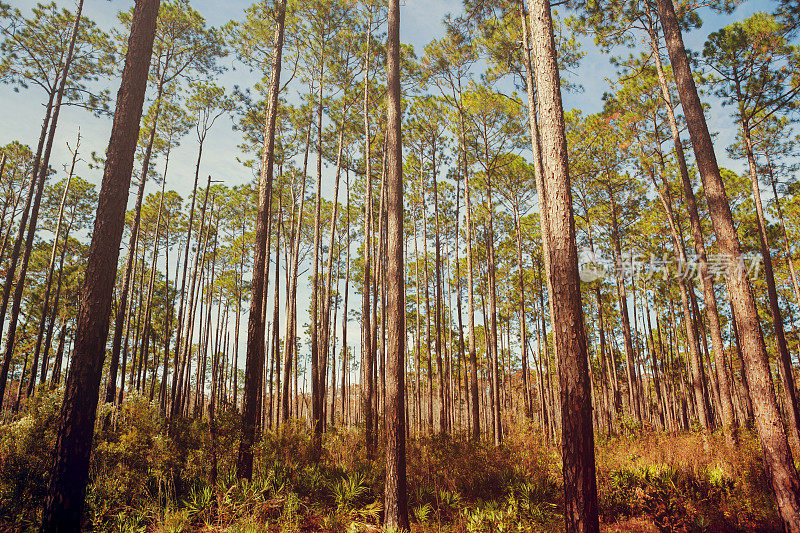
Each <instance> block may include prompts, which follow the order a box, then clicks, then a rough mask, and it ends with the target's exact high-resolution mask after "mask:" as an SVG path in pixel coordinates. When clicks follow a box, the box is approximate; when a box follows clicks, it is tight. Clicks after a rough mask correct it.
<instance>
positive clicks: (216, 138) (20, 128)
mask: <svg viewBox="0 0 800 533" xmlns="http://www.w3.org/2000/svg"><path fill="white" fill-rule="evenodd" d="M6 1H8V0H6ZM9 3H10V4H11V5H12V6H14V7H18V8H20V9H21V10H22V11H23V12H30V9H31V7H33V6H34V5H35V2H33V1H29V0H11V1H10V2H9ZM57 3H58V5H59V6H61V7H67V8H69V9H74V6H75V3H74V1H73V0H66V1H65V0H57ZM250 3H251V2H250V1H245V0H232V1H225V2H220V1H214V0H195V1H192V2H191V4H192V7H193V8H195V9H196V10H197V11H199V12H200V13H201V14H202V15H203V16H204V17H206V19H207V22H208V23H209V24H210V25H213V26H221V25H223V24H225V23H227V22H228V21H229V20H231V19H238V18H241V16H242V13H243V11H244V9H245V8H246V7H247V6H248V5H249V4H250ZM132 5H133V2H132V1H119V0H111V1H109V0H85V4H84V12H83V13H84V16H85V17H88V18H90V19H92V20H94V21H95V22H96V23H97V24H98V25H99V26H100V27H101V28H102V29H104V30H106V31H110V30H111V29H112V28H113V27H116V26H118V22H117V13H118V12H119V11H121V10H127V9H129V8H130V7H131V6H132ZM773 9H774V2H772V1H770V0H748V1H745V2H744V3H743V5H742V6H741V7H739V9H737V11H736V12H735V13H734V14H733V15H732V16H719V15H714V14H712V13H710V12H708V11H706V12H703V13H702V16H703V19H704V25H703V27H702V28H701V29H699V30H695V31H693V32H691V33H689V34H687V35H686V36H685V40H686V45H687V47H688V48H689V49H691V50H695V51H697V50H700V49H702V45H703V42H704V41H705V39H706V37H707V35H708V34H709V33H710V32H711V31H715V30H717V29H719V28H720V27H722V26H724V25H726V24H729V23H730V22H732V21H733V20H741V19H743V18H745V17H746V16H748V15H750V14H752V13H753V12H756V11H760V10H770V11H771V10H773ZM460 12H461V1H460V0H405V1H404V2H401V40H402V41H403V42H404V43H410V44H412V45H413V46H414V48H415V50H416V53H417V55H418V56H420V55H421V54H422V53H423V48H424V46H425V45H426V44H427V43H428V42H430V41H431V40H433V39H436V38H439V37H441V36H442V34H443V26H442V23H441V22H442V19H443V18H444V17H445V15H447V14H448V13H452V14H454V15H457V14H459V13H460ZM582 44H583V51H584V52H585V53H586V56H585V57H584V58H583V60H582V61H581V64H580V66H579V67H578V68H577V69H576V70H575V71H574V72H573V73H571V74H569V79H570V81H571V82H573V83H576V84H579V85H581V86H582V88H583V90H581V91H575V92H569V93H566V94H564V104H565V108H566V109H571V108H579V109H581V110H582V111H583V112H584V114H589V113H595V112H598V111H600V109H601V107H602V99H601V98H602V95H603V93H604V92H605V90H606V89H607V88H608V81H607V78H613V77H614V74H615V71H614V67H612V65H611V64H610V62H609V56H607V55H604V54H602V53H600V52H599V50H597V49H596V47H595V46H594V44H593V43H592V41H591V40H590V39H589V38H584V39H582ZM626 55H627V52H626ZM230 67H231V70H229V71H228V72H227V73H225V75H224V78H223V83H224V84H225V85H226V86H228V87H229V88H230V87H232V85H233V84H234V83H235V84H238V85H240V86H242V87H248V86H252V85H253V83H254V82H255V81H257V80H256V79H255V78H254V76H252V75H251V74H249V72H247V70H246V69H244V68H242V67H241V65H236V64H231V65H230ZM118 83H119V80H118V79H116V78H115V79H110V80H108V87H109V88H110V90H111V94H112V95H115V94H116V91H117V88H118ZM703 99H704V101H706V102H709V103H710V104H711V108H710V110H709V112H708V114H707V118H708V122H709V128H710V130H711V131H712V132H717V133H718V137H717V140H716V147H717V156H718V158H719V160H720V163H721V165H723V166H727V167H729V168H731V169H733V170H736V171H741V170H742V169H743V165H742V163H741V162H738V161H736V162H734V161H730V160H729V158H728V157H727V154H726V151H725V147H726V146H728V145H729V144H730V143H731V142H732V140H733V138H734V136H735V126H734V124H733V122H732V120H731V119H730V115H729V110H728V109H723V108H722V106H721V105H720V103H719V101H717V100H716V99H714V98H713V97H711V96H709V95H706V96H704V97H703ZM0 102H2V112H0V145H5V144H7V143H9V142H11V141H14V140H18V141H20V142H22V143H26V144H28V145H31V146H33V147H35V145H36V142H37V139H38V134H39V130H40V128H41V120H42V115H43V105H42V104H43V102H44V97H43V94H42V92H41V91H38V90H36V89H28V90H21V91H20V92H15V91H14V90H13V88H12V87H10V86H8V85H0ZM112 109H113V105H112ZM78 126H80V128H81V135H82V137H83V140H82V147H81V152H82V155H83V156H84V158H85V159H87V160H89V159H90V157H89V154H90V153H91V152H93V151H94V152H97V153H99V154H102V153H103V152H104V151H105V149H106V147H107V144H108V138H109V133H110V128H111V118H110V117H106V118H95V117H92V116H91V115H89V114H88V113H87V112H85V111H81V110H78V109H74V108H67V109H65V110H64V111H62V113H61V119H60V121H59V126H58V131H57V134H56V139H55V143H54V147H53V156H52V160H51V166H52V167H53V168H54V169H56V171H57V173H58V175H57V178H56V179H61V178H63V177H64V175H65V173H64V170H63V166H64V165H65V164H66V163H67V162H68V160H69V158H70V155H69V152H68V151H67V148H66V143H67V142H70V144H73V143H74V139H75V136H76V134H77V128H78ZM232 126H233V121H232V119H230V118H223V119H220V120H219V121H218V122H217V124H216V125H215V126H214V128H213V129H212V131H211V132H210V134H209V137H208V141H207V144H206V148H205V150H204V156H203V163H202V167H201V176H206V175H208V174H210V175H212V176H213V177H214V179H215V180H222V181H223V182H224V183H225V184H226V185H230V186H232V185H238V184H241V183H245V182H248V181H250V180H251V179H252V177H253V176H252V171H251V170H249V169H246V168H244V167H243V166H242V165H241V164H240V163H238V162H237V160H236V157H237V155H238V154H239V150H238V148H237V145H238V144H239V142H240V136H239V134H238V133H237V132H235V131H233V128H232ZM196 157H197V143H196V141H195V140H194V137H193V134H192V133H190V134H189V135H188V136H187V137H186V138H184V140H183V142H182V144H181V146H180V147H179V148H178V149H176V150H175V151H174V152H173V155H172V160H171V162H170V168H171V170H170V175H169V178H168V184H167V185H168V188H172V189H174V190H176V191H177V192H178V193H179V194H181V195H182V196H183V197H184V198H186V197H187V196H188V193H189V192H190V191H191V187H192V183H193V178H194V165H195V160H196ZM77 173H78V175H80V176H81V177H83V178H84V179H87V180H88V181H90V182H92V183H95V184H99V181H100V178H101V177H102V171H101V170H98V169H89V167H88V165H87V164H86V163H85V162H81V163H79V165H78V169H77ZM156 187H157V185H156V184H155V183H151V184H150V187H149V188H148V193H151V192H155V191H156ZM327 189H328V188H327V187H326V188H325V189H324V190H327ZM131 194H132V196H131V197H130V200H129V206H132V204H133V202H134V197H133V194H135V189H132V191H131ZM126 242H127V239H126ZM123 246H125V244H123ZM123 254H124V250H123ZM302 298H303V295H302V294H301V299H302ZM353 301H357V300H354V299H353V298H351V302H353ZM298 308H299V309H301V310H302V309H305V307H303V306H302V305H299V304H298ZM245 316H246V314H245ZM305 320H306V318H305V317H301V321H305ZM301 323H302V322H301ZM242 329H243V330H244V329H245V328H242ZM336 331H337V332H338V331H340V329H339V327H337V330H336ZM337 334H338V333H337ZM348 335H349V336H350V338H351V339H358V338H359V332H358V325H357V324H355V323H352V324H351V332H350V333H349V334H348Z"/></svg>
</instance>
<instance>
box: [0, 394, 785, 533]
mask: <svg viewBox="0 0 800 533" xmlns="http://www.w3.org/2000/svg"><path fill="white" fill-rule="evenodd" d="M59 404H60V397H59V394H58V393H44V394H41V395H39V396H37V397H36V398H35V400H33V401H31V402H30V403H29V405H28V406H27V407H26V412H25V413H22V414H20V415H18V416H17V417H16V418H15V419H14V420H13V421H10V422H7V423H5V424H3V425H2V426H0V531H6V530H9V531H11V530H13V531H28V530H35V529H36V527H37V524H38V521H39V519H40V515H41V508H40V504H41V501H42V497H43V495H44V490H45V488H46V480H47V465H48V464H49V458H50V456H51V454H52V446H53V442H54V441H55V439H54V438H53V437H54V431H55V421H56V417H57V414H58V406H59ZM107 414H109V413H108V411H107V410H106V409H103V410H101V413H100V417H99V418H100V419H103V418H104V417H105V416H106V415H107ZM237 421H238V416H236V415H235V412H234V411H232V410H229V411H226V412H224V413H222V414H221V415H220V416H219V417H218V419H217V421H216V423H215V435H216V436H215V438H214V439H212V438H211V427H210V425H209V424H208V423H207V420H206V421H203V422H199V421H187V422H183V423H181V424H179V425H177V426H173V427H171V428H170V430H169V432H166V431H165V426H164V421H163V419H162V418H161V417H160V415H159V412H158V407H157V406H153V405H151V404H150V403H149V402H148V401H147V400H146V399H145V398H142V397H132V398H130V399H128V400H127V401H126V403H125V404H124V405H123V407H122V409H121V410H120V411H119V412H118V413H116V423H115V424H114V425H113V426H112V429H109V430H98V434H97V437H96V446H95V451H94V453H93V456H92V467H91V484H90V486H89V489H88V494H87V499H86V512H85V515H86V519H87V522H86V524H85V529H87V530H94V531H120V532H128V531H130V532H134V531H146V532H151V531H152V532H179V531H241V532H250V531H252V532H255V531H287V532H288V531H294V532H301V531H331V532H336V531H342V532H356V531H366V532H369V531H378V530H379V529H378V527H377V524H378V523H379V521H380V515H381V506H382V491H383V475H384V474H383V455H382V453H381V450H379V449H376V450H374V452H375V453H374V458H375V459H374V460H370V458H368V457H367V453H366V449H365V446H364V444H363V434H362V433H361V432H360V431H358V430H355V429H341V428H333V429H331V430H329V431H328V432H327V433H326V434H325V439H324V451H323V457H322V459H321V461H320V462H319V463H314V462H313V461H312V460H311V456H312V454H311V442H310V439H309V435H308V431H307V428H306V427H305V424H302V423H299V422H298V423H296V424H294V425H288V426H284V427H283V428H282V431H281V432H280V434H275V433H273V432H267V433H266V435H265V437H264V439H263V441H262V443H261V444H260V445H259V447H258V449H257V453H256V460H255V473H254V479H253V481H252V482H250V483H247V482H236V480H235V475H234V465H235V461H236V457H237V448H238V443H237V441H236V436H237V435H238V428H237ZM98 425H100V424H98ZM596 457H597V470H598V492H599V504H600V513H601V522H602V528H601V529H602V531H606V532H651V531H676V532H679V531H686V532H694V531H710V532H728V531H753V532H771V531H780V527H779V524H778V522H777V515H776V512H775V508H774V504H773V502H772V499H771V495H770V490H769V487H768V484H767V480H766V476H765V472H764V469H763V466H762V463H761V459H760V457H761V454H760V451H759V448H758V444H757V441H756V439H755V437H754V436H753V435H752V433H750V432H747V431H743V432H741V434H740V437H739V442H738V445H736V446H734V445H732V444H731V443H728V442H727V441H726V440H725V439H724V438H722V437H721V436H719V435H716V434H714V435H708V436H704V435H702V434H700V433H695V432H686V433H679V434H665V433H656V432H653V431H647V430H642V429H640V430H639V431H637V432H635V433H627V434H624V435H620V436H616V437H614V438H598V440H597V454H596ZM560 464H561V459H560V457H559V453H558V450H557V448H556V447H554V446H552V445H549V444H546V443H545V442H543V441H542V439H541V437H540V435H538V434H535V433H533V432H530V431H527V430H526V428H525V427H523V426H519V427H510V428H508V435H507V438H506V439H505V441H504V443H503V445H502V446H500V447H494V446H492V445H490V444H488V443H483V442H482V443H477V444H476V443H471V442H469V441H468V440H466V439H464V438H462V437H426V438H419V439H416V438H412V439H410V441H409V443H408V483H409V506H410V515H411V521H412V531H413V532H431V533H432V532H437V533H440V532H487V533H488V532H498V533H500V532H511V531H560V530H562V529H563V526H562V524H563V522H562V517H561V515H560V512H561V506H562V496H561V494H562V489H561V474H560V468H561V466H560ZM214 466H216V471H217V472H218V474H217V475H216V480H214V479H213V477H214V474H213V472H214V470H215V469H214Z"/></svg>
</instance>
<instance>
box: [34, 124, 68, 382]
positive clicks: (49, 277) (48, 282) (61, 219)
mask: <svg viewBox="0 0 800 533" xmlns="http://www.w3.org/2000/svg"><path fill="white" fill-rule="evenodd" d="M80 144H81V131H80V128H79V129H78V140H77V142H76V144H75V151H74V152H73V154H72V163H71V165H70V170H69V174H68V175H67V183H66V184H65V185H64V193H63V194H62V195H61V204H60V205H59V208H58V222H57V223H56V234H55V236H54V237H53V249H52V251H51V252H50V262H49V264H48V266H47V277H46V279H45V286H44V301H43V303H42V312H41V315H40V318H39V327H38V329H37V332H36V345H35V347H34V351H33V367H32V370H31V377H30V380H29V381H28V389H27V392H26V394H25V395H26V396H30V395H31V394H33V387H34V385H35V384H36V373H37V368H38V365H39V355H40V353H41V350H42V340H43V337H44V330H45V323H46V321H47V316H48V315H49V309H48V308H49V306H50V289H51V287H52V285H53V272H54V271H55V265H56V253H57V249H58V241H59V238H60V236H61V226H62V225H63V223H64V207H65V206H66V203H67V195H68V194H69V186H70V184H71V183H72V177H73V175H74V173H75V163H76V162H77V159H78V148H79V147H80ZM45 366H46V365H45V364H44V363H43V364H42V367H43V368H44V367H45ZM42 381H44V379H42Z"/></svg>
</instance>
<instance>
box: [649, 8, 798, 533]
mask: <svg viewBox="0 0 800 533" xmlns="http://www.w3.org/2000/svg"><path fill="white" fill-rule="evenodd" d="M656 4H657V6H658V13H659V18H660V20H661V25H662V27H663V30H664V35H665V38H666V43H667V50H668V51H669V56H670V61H671V63H672V69H673V72H674V74H675V80H676V82H677V85H678V94H679V95H680V99H681V105H682V107H683V110H684V115H685V117H686V123H687V125H688V127H689V134H690V136H691V139H692V146H693V147H694V151H695V158H696V160H697V166H698V169H699V171H700V176H701V177H702V180H703V187H704V190H705V194H706V199H707V201H708V208H709V213H710V215H711V221H712V223H713V225H714V232H715V234H716V236H717V243H718V246H719V249H720V252H721V253H722V254H724V255H725V256H726V257H728V258H729V260H731V262H732V265H731V268H728V272H727V276H726V280H727V285H728V291H729V293H730V295H731V299H732V301H733V307H734V315H735V320H736V324H737V326H738V328H739V335H740V340H741V342H742V352H743V354H744V357H745V363H746V372H747V377H748V382H749V385H750V394H751V396H752V399H753V407H754V410H755V420H756V429H757V432H758V435H759V440H760V441H761V447H762V450H763V451H764V459H765V463H766V465H767V470H768V471H769V473H770V480H771V482H772V487H773V491H774V492H775V499H776V504H777V507H778V512H779V514H780V516H781V520H782V522H783V526H784V530H785V531H787V532H798V531H800V480H799V479H798V476H797V471H796V470H795V467H794V464H793V460H792V453H791V450H790V449H789V443H788V440H787V438H786V433H785V431H784V429H783V425H782V421H781V418H780V412H779V410H778V403H777V399H776V397H775V388H774V385H773V383H772V380H771V379H770V374H769V359H768V355H767V349H766V345H765V344H764V337H763V335H762V331H761V324H760V323H759V320H758V310H757V308H756V302H755V298H754V297H753V292H752V289H751V287H750V283H749V281H748V279H747V277H746V272H745V271H744V269H743V268H741V267H740V266H739V262H740V261H742V260H743V258H742V250H741V246H740V244H739V238H738V235H737V233H736V228H735V226H734V223H733V215H732V214H731V209H730V204H729V202H728V198H727V195H726V193H725V186H724V183H723V181H722V178H721V177H720V173H719V166H718V165H717V160H716V155H715V154H714V145H713V143H712V141H711V135H710V133H709V131H708V125H707V123H706V120H705V116H704V114H703V106H702V103H701V102H700V97H699V96H698V94H697V87H696V86H695V82H694V78H693V77H692V72H691V69H690V66H689V59H688V57H687V55H686V49H685V48H684V45H683V36H682V35H681V30H680V27H679V25H678V19H677V16H676V14H675V6H674V5H673V4H672V2H671V1H670V0H657V2H656Z"/></svg>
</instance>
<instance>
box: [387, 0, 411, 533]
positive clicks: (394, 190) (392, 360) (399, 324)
mask: <svg viewBox="0 0 800 533" xmlns="http://www.w3.org/2000/svg"><path fill="white" fill-rule="evenodd" d="M386 49H387V51H386V55H387V70H388V72H389V78H388V82H387V89H388V96H387V108H388V110H387V114H388V120H387V126H386V129H387V136H388V139H387V151H388V171H387V176H386V177H387V183H386V185H387V186H386V204H387V212H388V220H387V228H386V229H387V242H386V251H387V254H386V257H387V265H386V266H387V268H386V277H385V283H384V285H385V286H386V297H387V301H386V313H385V314H384V316H385V319H384V322H386V325H387V326H388V346H387V357H386V364H387V367H386V374H387V375H388V380H387V383H386V391H385V412H384V416H385V420H386V495H385V499H384V509H385V510H386V514H385V518H384V525H385V526H386V527H387V528H390V529H397V530H408V529H410V526H409V522H408V497H407V488H406V411H405V389H406V387H405V373H406V364H405V354H406V323H405V316H406V307H405V305H406V304H405V264H404V261H403V230H404V225H403V138H402V133H401V110H400V100H401V93H400V1H399V0H393V1H392V2H390V4H389V36H388V44H387V47H386Z"/></svg>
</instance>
